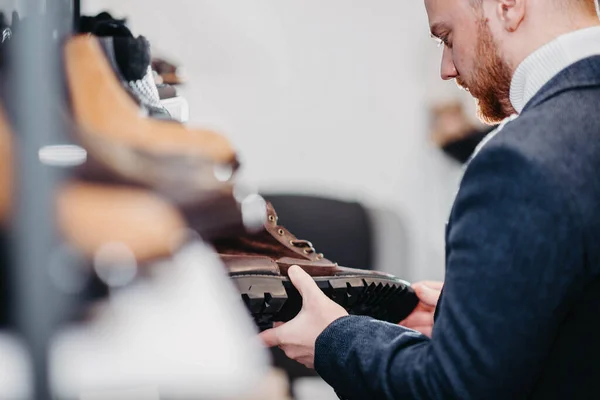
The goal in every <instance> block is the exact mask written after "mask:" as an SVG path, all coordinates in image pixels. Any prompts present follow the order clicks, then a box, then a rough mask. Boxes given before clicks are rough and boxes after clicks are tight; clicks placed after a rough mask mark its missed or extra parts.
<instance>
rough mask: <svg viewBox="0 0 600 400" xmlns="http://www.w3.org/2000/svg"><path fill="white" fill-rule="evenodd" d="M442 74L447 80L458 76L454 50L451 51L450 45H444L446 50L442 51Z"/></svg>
mask: <svg viewBox="0 0 600 400" xmlns="http://www.w3.org/2000/svg"><path fill="white" fill-rule="evenodd" d="M440 75H441V76H442V79H443V80H445V81H447V80H450V79H454V78H456V77H457V76H458V71H457V70H456V66H455V65H454V60H453V59H452V52H451V51H450V49H449V48H448V46H444V51H443V53H442V66H441V70H440Z"/></svg>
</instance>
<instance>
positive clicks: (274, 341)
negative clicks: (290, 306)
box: [259, 326, 283, 347]
mask: <svg viewBox="0 0 600 400" xmlns="http://www.w3.org/2000/svg"><path fill="white" fill-rule="evenodd" d="M282 328H283V326H278V327H277V328H272V329H267V330H266V331H264V332H261V333H260V334H259V337H260V339H261V340H262V341H263V343H264V344H265V346H267V347H275V346H279V345H281V339H280V330H281V329H282Z"/></svg>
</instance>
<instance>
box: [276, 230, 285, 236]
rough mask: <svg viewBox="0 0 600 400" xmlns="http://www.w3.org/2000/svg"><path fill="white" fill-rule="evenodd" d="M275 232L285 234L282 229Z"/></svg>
mask: <svg viewBox="0 0 600 400" xmlns="http://www.w3.org/2000/svg"><path fill="white" fill-rule="evenodd" d="M277 233H279V234H280V235H281V236H283V235H285V232H284V231H283V229H280V230H278V231H277Z"/></svg>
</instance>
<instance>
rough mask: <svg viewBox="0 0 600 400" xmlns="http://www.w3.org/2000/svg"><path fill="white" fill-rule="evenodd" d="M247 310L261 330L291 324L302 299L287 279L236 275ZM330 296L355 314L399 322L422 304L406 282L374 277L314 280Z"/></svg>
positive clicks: (298, 310)
mask: <svg viewBox="0 0 600 400" xmlns="http://www.w3.org/2000/svg"><path fill="white" fill-rule="evenodd" d="M231 279H232V280H233V282H235V284H236V285H237V287H238V289H239V291H240V293H241V295H242V299H243V301H244V303H245V304H246V307H247V308H248V310H249V311H250V313H251V314H252V317H253V318H254V321H255V322H256V324H257V325H258V327H259V329H260V330H265V329H269V328H272V327H273V323H274V322H287V321H289V320H291V319H292V318H294V317H295V316H296V315H297V314H298V313H299V312H300V309H301V308H302V296H301V295H300V293H299V292H298V290H297V289H296V288H295V287H294V285H293V284H292V282H291V281H290V280H289V279H288V278H287V277H282V276H268V275H233V276H231ZM313 279H314V281H315V283H316V284H317V286H318V287H319V288H320V289H321V290H322V291H323V293H325V295H326V296H327V297H329V298H330V299H331V300H333V301H335V302H336V303H337V304H339V305H341V306H342V307H344V308H345V309H346V311H348V313H349V314H351V315H366V316H370V317H373V318H376V319H379V320H382V321H387V322H391V323H398V322H400V321H402V320H403V319H405V318H406V317H407V316H408V315H409V314H410V313H411V312H412V311H413V310H414V309H415V307H416V306H417V303H418V302H419V300H418V298H417V296H416V294H415V292H414V291H413V289H412V288H411V287H410V286H409V285H408V284H407V283H405V282H402V281H398V280H393V279H386V278H384V277H383V278H382V277H373V276H367V275H365V276H360V275H348V276H335V277H314V278H313Z"/></svg>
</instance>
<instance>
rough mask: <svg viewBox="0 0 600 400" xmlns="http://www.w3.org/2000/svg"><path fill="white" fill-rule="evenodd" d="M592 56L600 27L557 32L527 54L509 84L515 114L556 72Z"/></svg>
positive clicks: (599, 51) (598, 46) (599, 50)
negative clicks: (553, 37) (551, 38)
mask: <svg viewBox="0 0 600 400" xmlns="http://www.w3.org/2000/svg"><path fill="white" fill-rule="evenodd" d="M594 55H600V26H594V27H591V28H585V29H581V30H577V31H574V32H570V33H567V34H564V35H561V36H559V37H558V38H556V39H554V40H553V41H551V42H550V43H547V44H546V45H544V46H542V47H541V48H539V49H538V50H536V51H534V52H533V53H531V54H530V55H529V56H528V57H527V58H526V59H525V60H524V61H523V62H522V63H521V64H520V65H519V66H518V67H517V70H516V71H515V73H514V75H513V78H512V82H511V85H510V102H511V103H512V105H513V107H514V108H515V110H516V111H517V113H521V111H523V108H525V105H526V104H527V103H528V102H529V100H531V99H532V98H533V96H535V94H536V93H537V92H538V91H539V90H540V89H541V88H542V87H543V86H544V85H545V84H546V83H548V82H549V81H550V80H551V79H552V78H553V77H554V76H555V75H556V74H558V73H559V72H560V71H562V70H563V69H565V68H567V67H568V66H569V65H572V64H574V63H576V62H578V61H581V60H583V59H584V58H588V57H591V56H594Z"/></svg>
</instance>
